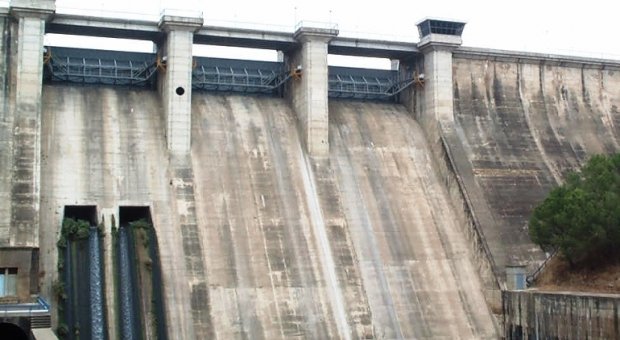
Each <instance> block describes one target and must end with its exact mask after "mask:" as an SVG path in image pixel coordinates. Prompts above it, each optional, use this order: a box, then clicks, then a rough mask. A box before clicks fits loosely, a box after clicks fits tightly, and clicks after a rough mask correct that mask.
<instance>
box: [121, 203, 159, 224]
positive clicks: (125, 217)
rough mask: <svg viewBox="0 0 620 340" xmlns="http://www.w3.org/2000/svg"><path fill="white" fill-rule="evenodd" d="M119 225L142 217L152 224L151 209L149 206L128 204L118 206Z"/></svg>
mask: <svg viewBox="0 0 620 340" xmlns="http://www.w3.org/2000/svg"><path fill="white" fill-rule="evenodd" d="M118 215H119V216H118V217H119V222H120V223H119V225H120V226H126V225H128V224H129V223H131V222H135V221H138V220H141V219H144V220H145V221H146V222H148V223H149V224H151V225H152V223H153V222H152V221H151V211H150V209H149V207H145V206H142V207H140V206H129V207H119V208H118Z"/></svg>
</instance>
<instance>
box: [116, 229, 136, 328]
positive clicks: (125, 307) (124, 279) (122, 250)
mask: <svg viewBox="0 0 620 340" xmlns="http://www.w3.org/2000/svg"><path fill="white" fill-rule="evenodd" d="M118 235H119V237H118V248H119V252H118V263H119V267H120V277H119V291H120V301H121V303H120V305H121V308H120V311H121V317H120V320H121V334H122V338H123V339H124V340H134V339H135V335H134V328H133V318H134V310H133V309H134V302H133V293H132V289H131V287H132V280H131V269H130V265H131V259H130V258H129V239H128V235H127V228H123V227H121V228H119V229H118Z"/></svg>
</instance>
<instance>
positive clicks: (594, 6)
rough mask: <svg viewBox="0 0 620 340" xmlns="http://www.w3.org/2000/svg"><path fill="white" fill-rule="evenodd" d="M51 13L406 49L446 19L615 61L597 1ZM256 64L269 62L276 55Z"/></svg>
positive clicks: (104, 6)
mask: <svg viewBox="0 0 620 340" xmlns="http://www.w3.org/2000/svg"><path fill="white" fill-rule="evenodd" d="M353 4H354V5H353ZM56 6H57V9H58V11H59V12H63V11H65V12H67V11H75V9H80V10H83V11H88V12H90V13H101V14H102V15H105V16H129V17H135V18H138V17H141V16H144V18H149V17H150V18H157V17H158V16H159V13H160V12H161V10H162V9H164V8H170V9H180V10H187V11H190V12H191V13H200V12H202V13H203V17H204V19H205V24H208V23H213V24H219V25H233V26H255V27H261V26H263V27H264V28H266V29H269V28H273V29H278V30H288V31H292V30H293V27H294V26H295V24H296V23H297V22H299V21H302V20H303V21H320V22H332V23H335V24H338V28H339V29H340V31H341V33H340V35H341V36H344V35H346V36H359V37H367V38H384V39H391V40H404V41H417V40H418V36H417V29H416V26H415V24H416V23H417V22H418V21H419V20H420V19H422V18H424V17H440V18H451V19H457V20H462V21H466V22H467V25H466V26H465V31H464V34H463V45H464V46H471V47H488V48H495V49H508V50H520V51H533V52H542V53H555V54H568V55H580V56H590V57H599V58H600V57H603V58H610V59H620V42H619V41H618V40H617V39H615V36H616V34H617V33H618V32H620V28H619V27H618V24H617V22H618V19H617V16H618V12H617V11H616V6H615V5H614V2H611V1H602V0H590V1H587V2H584V1H567V0H564V1H557V0H520V1H510V2H509V1H497V0H496V1H484V0H460V1H459V0H454V1H448V0H444V1H438V0H434V1H416V0H402V1H401V0H383V1H361V0H357V1H350V0H349V1H337V0H332V1H328V0H312V1H309V0H291V1H276V0H260V1H256V0H255V1H250V0H221V1H190V0H105V1H104V0H88V1H86V0H57V1H56ZM110 11H114V12H118V13H109V12H110ZM106 12H107V13H106ZM137 13H140V14H137ZM270 26H273V27H270ZM133 47H134V48H138V49H140V48H144V47H139V46H138V45H136V44H133ZM210 51H211V52H210ZM222 53H223V54H224V56H225V55H226V54H227V53H228V54H230V52H228V51H227V50H222V49H216V48H212V47H205V48H201V49H200V50H199V54H213V55H218V56H222ZM233 54H234V51H233ZM256 56H257V58H258V59H271V58H274V57H275V53H274V52H270V51H267V52H263V53H257V54H256ZM231 57H234V56H231ZM330 62H332V59H330ZM337 63H338V62H337Z"/></svg>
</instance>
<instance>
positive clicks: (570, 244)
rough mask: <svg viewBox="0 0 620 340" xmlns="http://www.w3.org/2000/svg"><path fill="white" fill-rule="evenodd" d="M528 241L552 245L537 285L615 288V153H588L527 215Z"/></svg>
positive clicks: (619, 258) (618, 210)
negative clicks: (550, 256)
mask: <svg viewBox="0 0 620 340" xmlns="http://www.w3.org/2000/svg"><path fill="white" fill-rule="evenodd" d="M529 232H530V237H531V238H532V241H534V242H535V243H537V244H538V245H540V246H541V247H542V248H543V249H545V250H547V251H552V252H555V251H557V252H558V253H559V255H560V256H557V257H556V258H554V259H552V260H551V261H550V262H549V264H548V265H547V268H546V269H545V272H544V273H543V274H542V275H541V276H540V277H539V278H538V280H537V281H538V282H537V286H539V287H544V288H546V289H553V288H554V287H555V288H560V289H571V290H585V291H602V292H619V291H620V272H619V271H618V269H619V268H620V154H615V155H610V156H602V155H597V156H593V157H592V158H591V159H590V160H589V161H588V163H587V164H586V165H585V166H584V167H583V168H582V169H581V170H580V171H578V172H572V173H570V174H569V175H568V176H567V180H566V183H564V184H563V185H561V186H559V187H557V188H555V189H554V190H552V191H551V192H550V193H549V196H548V197H547V198H546V199H545V201H543V202H542V203H541V204H540V205H539V206H538V207H536V209H534V212H533V214H532V216H531V218H530V229H529Z"/></svg>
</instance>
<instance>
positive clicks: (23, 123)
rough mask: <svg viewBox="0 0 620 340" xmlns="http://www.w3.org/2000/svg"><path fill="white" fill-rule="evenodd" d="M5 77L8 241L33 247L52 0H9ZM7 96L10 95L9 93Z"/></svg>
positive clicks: (35, 238)
mask: <svg viewBox="0 0 620 340" xmlns="http://www.w3.org/2000/svg"><path fill="white" fill-rule="evenodd" d="M12 5H14V6H15V7H12V8H11V14H12V15H13V17H14V18H15V22H14V23H13V25H15V27H14V28H13V29H12V32H13V33H14V34H15V37H16V39H14V40H13V39H11V45H12V46H11V50H13V51H15V54H14V56H13V58H12V60H11V68H12V70H14V72H11V80H12V81H14V88H13V89H12V90H13V91H14V92H13V93H12V94H11V95H12V96H14V97H13V98H14V104H13V106H12V107H9V110H11V111H12V115H13V116H12V118H13V142H14V144H13V146H12V150H11V151H12V153H13V159H12V167H11V170H12V178H11V198H12V199H11V224H10V229H11V230H10V231H9V244H10V245H12V246H21V247H37V246H38V243H39V240H38V237H37V235H38V228H39V192H40V153H41V152H40V138H41V137H40V128H41V126H40V121H41V117H40V115H41V83H42V79H43V58H42V54H43V33H44V29H45V20H46V19H47V18H48V17H49V16H50V15H51V14H52V13H53V11H54V2H53V1H13V2H12ZM13 98H11V99H13Z"/></svg>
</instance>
